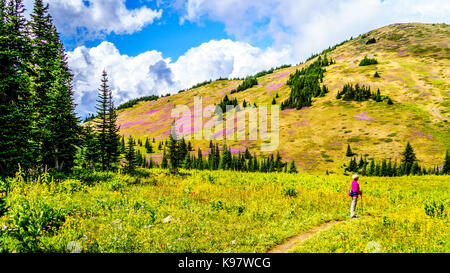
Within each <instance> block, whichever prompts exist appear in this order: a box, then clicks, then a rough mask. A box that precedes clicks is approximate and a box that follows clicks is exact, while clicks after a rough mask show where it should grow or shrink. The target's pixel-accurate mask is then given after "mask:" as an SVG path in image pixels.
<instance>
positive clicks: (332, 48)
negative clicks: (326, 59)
mask: <svg viewBox="0 0 450 273" xmlns="http://www.w3.org/2000/svg"><path fill="white" fill-rule="evenodd" d="M351 40H353V37H351V38H350V39H349V40H345V41H343V42H341V43H339V44H336V45H334V46H330V47H328V48H327V49H324V50H323V51H322V52H321V53H316V54H312V55H311V57H309V58H308V59H306V61H305V63H306V62H307V61H310V60H312V59H314V58H315V57H317V56H319V55H325V54H328V53H330V52H331V51H333V50H335V49H336V48H337V47H338V46H341V45H343V44H345V43H346V42H348V41H351Z"/></svg>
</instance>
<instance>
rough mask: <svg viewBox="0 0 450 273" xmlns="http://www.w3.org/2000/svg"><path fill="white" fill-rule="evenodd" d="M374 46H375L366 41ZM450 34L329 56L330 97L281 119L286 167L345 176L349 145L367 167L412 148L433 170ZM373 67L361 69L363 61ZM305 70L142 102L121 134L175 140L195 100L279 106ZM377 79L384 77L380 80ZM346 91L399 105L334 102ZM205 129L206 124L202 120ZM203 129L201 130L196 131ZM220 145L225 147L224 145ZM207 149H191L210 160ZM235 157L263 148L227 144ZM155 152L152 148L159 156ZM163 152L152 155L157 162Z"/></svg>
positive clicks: (413, 27) (423, 27)
mask: <svg viewBox="0 0 450 273" xmlns="http://www.w3.org/2000/svg"><path fill="white" fill-rule="evenodd" d="M371 38H375V39H376V42H375V43H369V44H367V41H368V40H370V39H371ZM449 46H450V26H449V25H445V24H433V25H431V24H419V23H408V24H394V25H390V26H386V27H383V28H380V29H377V30H373V31H371V32H369V33H366V34H363V35H360V36H358V37H356V38H354V39H351V40H350V41H348V42H346V43H344V44H342V45H340V46H338V47H337V48H335V49H334V50H332V51H331V52H329V53H328V56H329V57H332V58H333V60H335V61H336V64H333V65H331V66H328V67H326V71H327V72H326V73H325V78H324V84H326V85H327V86H328V87H329V89H330V92H329V93H328V94H326V96H325V97H321V98H315V99H314V100H313V104H312V106H311V107H304V108H302V109H301V110H295V109H286V110H284V111H282V112H281V113H280V146H279V149H278V151H279V152H280V154H281V156H282V157H283V159H285V160H290V159H291V158H292V159H295V161H296V163H297V167H298V169H299V170H301V171H307V172H318V173H324V172H325V170H330V171H334V172H338V173H341V172H342V171H343V168H342V164H343V163H346V162H348V158H347V157H345V150H346V148H347V144H348V143H349V144H351V146H352V149H353V151H354V152H355V153H357V154H362V155H366V156H367V157H368V158H369V159H370V158H375V159H377V160H380V159H382V158H391V159H393V160H396V159H397V160H399V158H400V153H401V152H402V151H403V148H404V146H405V144H406V142H407V141H410V142H411V144H412V146H413V147H414V149H415V151H416V153H417V157H418V159H419V160H420V164H421V165H423V166H425V167H432V166H433V167H434V166H436V165H437V164H441V163H442V162H443V158H444V154H445V151H446V149H448V148H450V130H449V125H448V122H447V121H449V120H450V109H449V107H450V99H449V96H450V48H449ZM366 55H367V56H368V57H370V58H375V59H376V60H377V61H378V64H376V65H369V66H359V65H358V64H359V62H360V61H361V60H362V59H363V58H364V56H366ZM314 60H315V59H312V60H310V61H308V62H306V63H305V64H300V65H298V66H293V67H289V68H283V69H279V70H276V71H275V72H274V73H272V74H268V75H265V76H262V77H260V78H258V82H259V84H258V85H257V86H254V87H252V88H250V89H247V90H245V91H242V92H238V93H235V94H232V95H230V92H231V91H232V90H233V89H235V88H236V87H237V86H238V85H239V84H240V83H241V82H242V81H229V80H220V81H215V82H212V83H210V84H207V85H204V86H201V87H199V88H195V89H191V90H188V91H185V92H182V93H179V94H175V95H172V96H169V97H164V98H160V99H158V100H156V101H151V102H140V103H138V104H137V105H135V106H133V107H132V108H129V109H124V110H121V111H119V117H118V123H119V125H120V127H121V130H120V133H121V134H123V135H125V136H128V135H132V136H133V137H137V138H145V137H150V138H155V139H157V141H159V140H163V139H165V138H166V137H167V136H168V135H169V133H170V125H171V123H172V121H173V118H171V117H170V111H171V109H172V108H173V107H174V106H175V105H180V104H185V105H187V106H189V107H190V108H191V111H192V113H193V110H192V109H193V103H194V99H193V97H194V96H201V97H202V98H203V106H204V107H205V106H206V105H209V104H214V103H216V104H218V103H219V102H220V101H221V100H222V98H223V97H224V96H225V95H226V94H227V95H228V96H229V97H230V98H231V99H233V98H237V100H238V102H239V104H242V102H243V100H244V99H245V100H246V101H247V102H249V103H251V104H253V103H256V104H257V105H261V104H267V105H270V104H271V102H272V100H273V98H274V97H275V96H276V94H277V93H278V95H279V98H277V99H276V101H277V104H280V103H281V102H282V101H284V100H286V99H287V98H288V96H289V93H290V88H289V86H287V85H286V81H287V80H288V79H289V75H290V74H291V73H293V72H295V70H296V69H299V68H302V67H304V66H306V65H309V64H310V63H311V62H313V61H314ZM375 72H378V73H379V75H380V77H379V78H375V77H374V74H375ZM346 83H353V84H356V83H358V84H359V85H367V86H370V87H371V88H372V90H376V89H377V88H379V89H380V91H381V93H382V95H387V96H389V97H390V98H391V99H392V100H393V102H394V104H393V105H388V104H386V103H377V102H374V101H365V102H349V101H342V100H337V99H336V94H337V92H338V90H340V89H342V87H343V86H344V84H346ZM203 122H204V123H206V122H207V120H205V119H204V120H203ZM193 129H194V130H195V129H198V128H193ZM219 142H221V141H219ZM208 143H209V142H208V141H194V142H193V145H194V147H195V148H196V147H201V148H202V151H204V152H205V154H206V153H207V145H208ZM227 144H228V146H229V147H231V148H232V152H234V153H238V152H239V151H243V150H245V148H246V147H248V148H249V149H250V151H251V152H252V153H253V152H256V153H259V147H260V146H259V144H260V143H259V141H229V142H228V143H227ZM156 147H157V145H154V148H156ZM161 154H162V151H158V150H157V153H156V154H153V155H152V157H153V159H154V160H159V159H160V157H161Z"/></svg>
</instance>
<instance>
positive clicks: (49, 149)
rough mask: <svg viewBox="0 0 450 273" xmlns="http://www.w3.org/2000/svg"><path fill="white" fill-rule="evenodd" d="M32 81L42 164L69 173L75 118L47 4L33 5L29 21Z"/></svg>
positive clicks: (68, 76) (67, 74)
mask: <svg viewBox="0 0 450 273" xmlns="http://www.w3.org/2000/svg"><path fill="white" fill-rule="evenodd" d="M29 28H30V31H31V35H30V36H31V38H32V39H31V43H32V55H31V62H32V67H31V69H30V70H31V73H30V74H31V81H32V89H33V92H34V93H35V94H36V99H35V100H34V102H35V103H34V109H35V110H36V111H37V113H36V115H35V116H34V117H35V122H36V129H37V130H35V131H34V132H35V135H36V138H37V142H38V144H39V154H40V157H39V160H40V163H41V164H42V165H46V166H48V167H49V168H54V169H55V170H58V171H66V172H67V171H70V170H71V168H72V166H73V160H74V156H75V153H76V148H75V145H76V144H77V142H78V139H77V134H78V133H79V130H80V128H79V127H78V122H79V120H78V118H77V117H76V115H75V104H74V101H73V89H72V74H71V73H70V70H69V67H68V64H67V57H66V54H65V50H64V46H63V44H62V42H61V40H60V38H59V34H58V32H57V30H56V27H55V26H54V25H53V19H52V17H51V15H50V14H49V12H48V4H47V5H45V6H44V4H43V2H42V0H36V1H35V3H34V8H33V12H32V14H31V21H30V23H29Z"/></svg>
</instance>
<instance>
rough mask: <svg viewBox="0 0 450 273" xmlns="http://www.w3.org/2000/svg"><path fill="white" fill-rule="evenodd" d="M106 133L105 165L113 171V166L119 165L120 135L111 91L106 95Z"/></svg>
mask: <svg viewBox="0 0 450 273" xmlns="http://www.w3.org/2000/svg"><path fill="white" fill-rule="evenodd" d="M107 133H108V135H107V146H106V153H107V165H108V168H110V169H113V168H114V166H115V165H117V164H118V163H119V157H120V135H119V127H118V126H117V113H116V108H115V107H114V100H113V98H112V92H111V90H109V94H108V119H107ZM141 144H142V143H141Z"/></svg>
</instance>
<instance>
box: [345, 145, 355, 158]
mask: <svg viewBox="0 0 450 273" xmlns="http://www.w3.org/2000/svg"><path fill="white" fill-rule="evenodd" d="M353 155H354V154H353V152H352V148H350V144H347V152H346V153H345V156H347V157H352V156H353Z"/></svg>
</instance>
